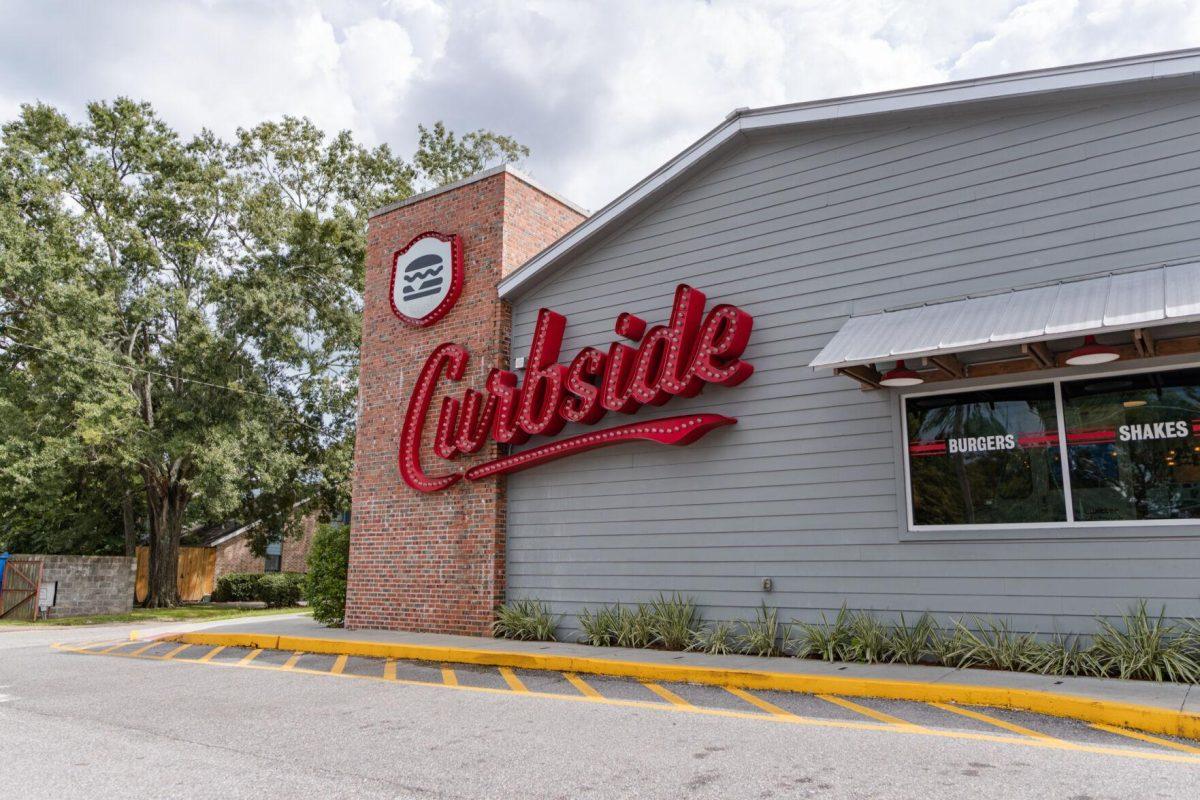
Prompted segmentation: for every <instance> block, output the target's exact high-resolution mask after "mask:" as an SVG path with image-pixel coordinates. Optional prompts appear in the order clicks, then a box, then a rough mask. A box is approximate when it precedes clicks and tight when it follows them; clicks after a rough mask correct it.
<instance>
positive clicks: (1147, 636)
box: [1091, 600, 1200, 683]
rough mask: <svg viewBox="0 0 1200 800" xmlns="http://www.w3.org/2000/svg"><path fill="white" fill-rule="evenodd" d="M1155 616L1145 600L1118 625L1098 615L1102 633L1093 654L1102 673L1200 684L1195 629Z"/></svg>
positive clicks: (1164, 608)
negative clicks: (1148, 608) (1169, 622)
mask: <svg viewBox="0 0 1200 800" xmlns="http://www.w3.org/2000/svg"><path fill="white" fill-rule="evenodd" d="M1165 613H1166V607H1165V606H1164V607H1163V608H1162V609H1161V610H1160V611H1159V612H1158V617H1157V618H1154V617H1151V616H1150V614H1149V612H1148V611H1147V610H1146V601H1145V600H1143V601H1141V602H1140V603H1138V605H1137V606H1136V607H1135V608H1132V609H1130V611H1129V612H1128V613H1126V614H1124V615H1123V616H1122V617H1121V626H1120V627H1119V628H1118V627H1117V626H1116V625H1113V624H1112V623H1111V622H1110V621H1108V620H1106V619H1101V618H1097V619H1096V622H1097V624H1099V626H1100V632H1099V633H1097V634H1096V635H1095V636H1094V637H1092V647H1091V654H1092V656H1093V657H1094V658H1095V659H1096V662H1097V664H1098V665H1099V667H1100V670H1101V673H1102V674H1104V675H1115V676H1116V677H1118V678H1143V679H1145V680H1154V681H1163V680H1169V681H1184V682H1186V683H1200V653H1198V652H1197V650H1196V648H1195V646H1194V638H1193V634H1194V632H1195V629H1194V628H1193V629H1192V630H1184V629H1181V628H1180V627H1179V626H1177V625H1171V624H1168V623H1166V622H1164V620H1163V616H1164V614H1165Z"/></svg>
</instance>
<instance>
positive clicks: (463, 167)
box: [413, 121, 529, 186]
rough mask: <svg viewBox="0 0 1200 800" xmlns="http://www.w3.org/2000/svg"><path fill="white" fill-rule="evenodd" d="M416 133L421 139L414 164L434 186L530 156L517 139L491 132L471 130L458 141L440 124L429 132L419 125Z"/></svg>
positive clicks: (435, 124) (526, 148) (436, 123)
mask: <svg viewBox="0 0 1200 800" xmlns="http://www.w3.org/2000/svg"><path fill="white" fill-rule="evenodd" d="M417 131H418V133H419V134H420V139H419V141H418V149H417V154H416V156H415V157H414V159H413V163H415V164H416V166H417V168H418V169H419V170H420V171H421V174H422V175H423V176H424V177H425V178H426V179H427V180H428V181H429V182H431V183H432V184H433V185H435V186H445V185H446V184H447V183H453V182H454V181H457V180H461V179H463V178H465V177H467V176H468V175H472V174H474V173H476V172H479V171H480V170H482V169H486V168H488V167H494V166H498V165H499V164H504V163H509V162H518V161H521V160H522V159H524V158H526V157H528V156H529V148H528V147H526V146H525V145H523V144H521V143H520V142H518V141H517V140H516V139H513V138H512V137H510V136H502V135H500V134H496V133H492V132H491V131H485V130H477V131H472V132H470V133H468V134H466V135H464V136H463V137H462V138H461V139H460V138H458V137H457V136H455V135H454V132H453V131H450V130H447V129H446V126H445V125H444V124H442V123H441V122H440V121H439V122H435V123H434V124H433V128H432V129H430V128H426V127H425V126H424V125H418V126H417Z"/></svg>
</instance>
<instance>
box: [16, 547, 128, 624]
mask: <svg viewBox="0 0 1200 800" xmlns="http://www.w3.org/2000/svg"><path fill="white" fill-rule="evenodd" d="M13 558H36V559H39V560H40V561H41V562H42V585H45V584H47V583H50V582H53V581H57V582H58V597H57V599H56V601H55V604H54V607H53V608H51V609H50V610H49V612H48V616H50V617H52V618H53V617H80V616H85V615H93V614H126V613H128V612H129V611H131V610H132V609H133V593H134V581H135V579H136V577H137V559H136V558H126V557H124V556H71V555H67V556H52V555H27V556H21V555H14V556H13Z"/></svg>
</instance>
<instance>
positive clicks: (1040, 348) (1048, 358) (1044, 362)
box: [1021, 342, 1054, 369]
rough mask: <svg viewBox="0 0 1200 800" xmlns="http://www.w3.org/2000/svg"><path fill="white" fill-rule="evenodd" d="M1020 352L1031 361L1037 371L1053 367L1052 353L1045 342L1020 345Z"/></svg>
mask: <svg viewBox="0 0 1200 800" xmlns="http://www.w3.org/2000/svg"><path fill="white" fill-rule="evenodd" d="M1021 352H1022V353H1024V354H1025V355H1027V356H1029V358H1031V359H1033V362H1034V363H1035V364H1036V365H1037V367H1038V369H1049V368H1050V367H1053V366H1054V353H1051V352H1050V348H1049V347H1048V346H1047V345H1046V343H1045V342H1030V343H1029V344H1023V345H1021Z"/></svg>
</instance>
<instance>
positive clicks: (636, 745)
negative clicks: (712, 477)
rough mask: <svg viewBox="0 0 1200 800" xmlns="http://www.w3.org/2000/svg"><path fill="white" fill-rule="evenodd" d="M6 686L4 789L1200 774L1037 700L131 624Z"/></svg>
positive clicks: (664, 792)
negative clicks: (652, 678) (501, 661)
mask: <svg viewBox="0 0 1200 800" xmlns="http://www.w3.org/2000/svg"><path fill="white" fill-rule="evenodd" d="M16 635H17V634H2V635H0V636H2V637H4V638H5V639H6V640H7V641H8V642H11V641H12V638H11V637H14V636H16ZM0 695H5V697H4V698H2V699H0V751H2V752H3V753H5V754H6V755H5V758H4V759H3V760H0V785H3V786H6V787H8V790H7V791H11V792H12V796H20V797H25V798H29V797H34V798H36V797H56V798H62V797H107V796H115V795H117V794H131V793H132V794H140V795H142V796H162V795H163V792H164V790H165V789H168V788H169V789H170V791H172V792H173V793H175V794H177V795H178V796H187V797H210V796H211V797H222V798H229V797H251V796H253V797H264V796H267V797H270V796H281V795H283V794H288V795H292V794H299V793H308V794H312V795H314V796H316V795H319V796H323V797H455V798H457V797H464V798H465V797H473V798H490V797H622V798H623V797H664V798H667V797H714V798H716V797H721V798H730V797H755V798H757V797H764V798H766V797H847V798H849V797H889V798H890V797H896V798H900V797H914V798H915V797H921V798H927V797H928V796H930V794H933V793H936V794H937V795H938V796H945V797H957V796H971V797H987V798H989V799H990V798H1005V797H1014V798H1026V797H1034V796H1037V797H1065V798H1079V799H1080V800H1082V798H1092V799H1093V800H1098V799H1099V798H1106V797H1122V798H1129V797H1172V798H1178V797H1182V796H1190V795H1194V794H1195V793H1196V790H1197V787H1200V743H1196V742H1187V741H1184V740H1179V739H1172V738H1170V737H1163V736H1144V735H1142V734H1136V733H1133V732H1128V731H1119V730H1116V729H1107V730H1106V729H1100V728H1097V727H1094V726H1091V725H1087V724H1084V723H1080V722H1077V721H1072V720H1063V719H1058V718H1053V717H1045V716H1041V715H1037V714H1028V713H1023V712H1008V711H1002V710H996V709H975V708H967V707H957V706H949V705H938V706H934V705H930V704H925V703H912V702H898V701H881V700H868V699H848V698H838V697H826V696H810V695H802V694H793V693H783V692H764V691H755V692H746V691H740V690H735V691H730V690H726V689H722V688H718V687H712V686H697V685H690V684H677V683H670V684H644V683H640V682H638V681H635V680H628V679H618V678H607V677H598V676H580V675H573V674H565V673H557V672H537V671H529V670H521V669H515V670H510V669H506V668H495V667H470V666H463V665H454V666H449V665H441V664H436V663H428V662H406V661H391V660H383V659H371V658H359V657H341V656H328V655H315V654H307V653H295V652H287V651H272V650H250V649H245V648H234V647H226V648H218V647H212V646H207V645H203V646H202V645H180V644H175V643H156V642H130V641H128V638H125V639H114V638H111V637H110V638H106V639H103V640H98V641H91V642H79V643H73V644H66V645H60V646H57V647H52V646H49V645H47V644H46V643H45V642H39V643H38V644H35V645H33V644H31V645H30V646H28V647H9V648H8V649H0Z"/></svg>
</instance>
